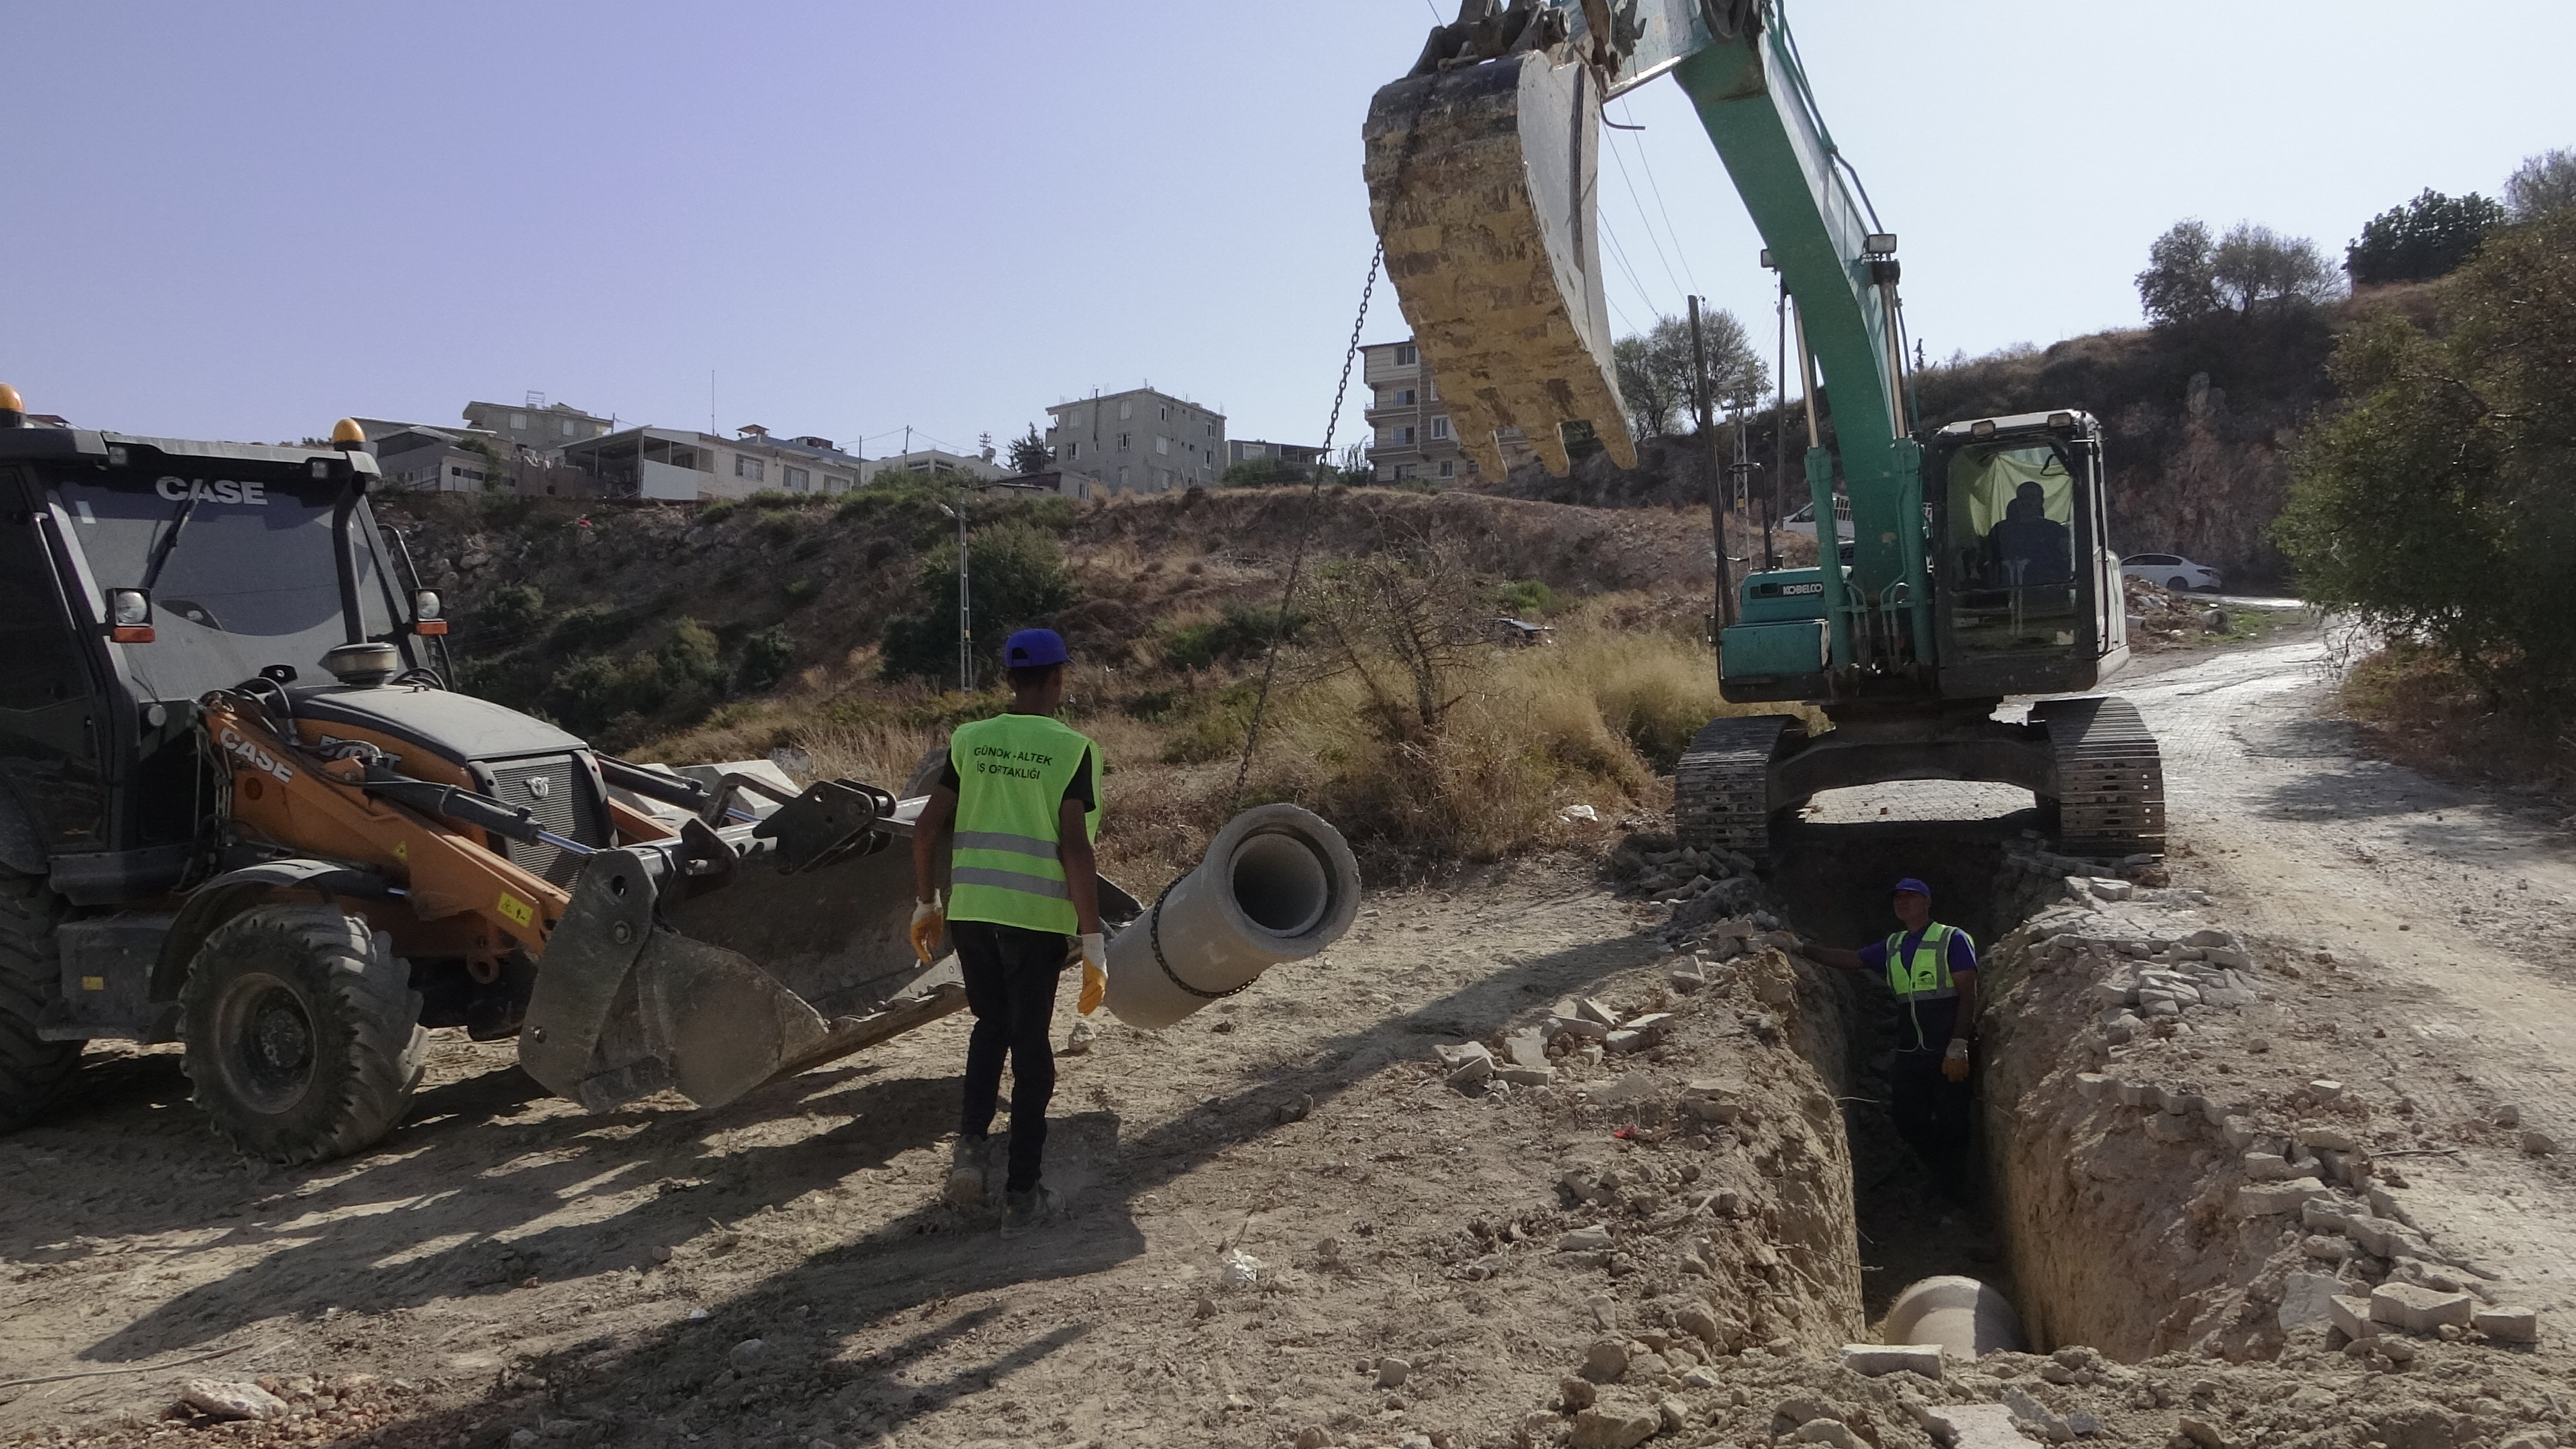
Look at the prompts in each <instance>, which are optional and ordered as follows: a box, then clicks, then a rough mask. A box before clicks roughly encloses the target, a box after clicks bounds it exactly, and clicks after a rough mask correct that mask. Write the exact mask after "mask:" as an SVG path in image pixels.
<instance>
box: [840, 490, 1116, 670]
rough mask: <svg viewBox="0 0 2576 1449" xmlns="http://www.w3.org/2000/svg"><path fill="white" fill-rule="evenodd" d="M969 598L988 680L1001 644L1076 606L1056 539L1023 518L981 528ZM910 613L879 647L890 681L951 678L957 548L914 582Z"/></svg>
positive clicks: (933, 554)
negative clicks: (1019, 631) (1024, 630)
mask: <svg viewBox="0 0 2576 1449" xmlns="http://www.w3.org/2000/svg"><path fill="white" fill-rule="evenodd" d="M966 561H967V580H966V593H967V599H968V602H969V604H970V605H971V606H972V607H973V609H974V614H975V618H974V624H975V645H976V649H975V659H976V671H977V675H978V677H979V678H985V679H989V678H990V677H991V674H992V671H993V669H994V668H995V667H996V666H998V665H999V663H1000V662H1001V657H1002V641H1003V640H1004V639H1006V638H1008V637H1010V634H1011V632H1012V631H1013V630H1015V629H1025V628H1029V627H1031V626H1035V625H1043V624H1044V623H1046V622H1047V620H1048V619H1050V618H1051V617H1053V616H1054V615H1055V614H1057V613H1058V612H1060V611H1062V610H1063V609H1065V608H1067V607H1068V606H1070V605H1071V604H1072V603H1073V600H1074V587H1073V575H1072V573H1071V572H1070V571H1069V570H1067V569H1066V568H1065V566H1064V551H1063V549H1061V548H1059V547H1058V546H1057V544H1056V541H1055V539H1054V538H1052V537H1051V536H1049V535H1047V534H1045V533H1042V532H1040V531H1039V530H1037V529H1035V528H1032V527H1030V526H1029V524H1028V523H1027V522H1025V521H1024V520H1021V519H1017V518H1013V519H1007V520H1004V521H1003V522H1000V523H987V524H983V525H981V526H979V527H977V528H975V529H974V530H973V531H972V533H971V534H970V536H969V541H968V543H967V546H966ZM912 598H913V606H912V609H911V610H910V611H909V612H907V613H903V614H898V615H896V616H895V617H894V618H892V619H889V620H887V621H886V626H885V632H884V634H883V635H881V636H880V643H881V644H882V646H883V648H884V651H885V673H886V676H887V677H888V678H891V679H902V678H905V677H906V676H912V677H918V678H924V679H940V678H943V677H949V678H953V677H954V675H955V671H956V668H957V544H956V541H955V540H953V539H951V540H949V541H947V542H944V543H942V544H940V546H939V547H937V548H935V549H932V550H931V551H930V553H929V554H928V555H927V556H925V557H924V558H923V559H922V561H921V565H920V567H918V568H916V569H915V570H914V571H913V576H912Z"/></svg>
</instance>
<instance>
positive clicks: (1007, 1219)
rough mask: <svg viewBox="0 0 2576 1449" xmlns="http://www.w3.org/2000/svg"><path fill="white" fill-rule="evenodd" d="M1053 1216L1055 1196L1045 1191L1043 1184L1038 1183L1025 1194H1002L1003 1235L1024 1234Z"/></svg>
mask: <svg viewBox="0 0 2576 1449" xmlns="http://www.w3.org/2000/svg"><path fill="white" fill-rule="evenodd" d="M1054 1216H1055V1194H1054V1193H1053V1192H1050V1191H1048V1190H1047V1185H1046V1184H1045V1183H1039V1184H1038V1185H1037V1186H1035V1187H1033V1188H1030V1189H1028V1190H1027V1191H1026V1192H1005V1193H1003V1194H1002V1231H1003V1232H1004V1233H1019V1232H1025V1231H1027V1230H1028V1229H1030V1228H1033V1227H1036V1226H1037V1225H1038V1224H1040V1223H1042V1222H1045V1221H1046V1220H1047V1219H1049V1218H1051V1217H1054Z"/></svg>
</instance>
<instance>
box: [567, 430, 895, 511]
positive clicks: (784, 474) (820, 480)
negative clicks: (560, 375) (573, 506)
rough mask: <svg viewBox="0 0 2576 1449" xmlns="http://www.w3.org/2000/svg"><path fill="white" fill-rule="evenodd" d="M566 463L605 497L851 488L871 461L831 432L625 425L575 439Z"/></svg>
mask: <svg viewBox="0 0 2576 1449" xmlns="http://www.w3.org/2000/svg"><path fill="white" fill-rule="evenodd" d="M563 462H564V465H565V466H567V467H571V468H577V469H579V470H580V471H581V472H582V473H583V474H584V475H586V476H587V477H589V478H590V479H591V480H592V482H593V483H594V484H595V485H596V486H597V488H598V491H599V494H600V496H601V497H604V498H642V499H671V500H682V501H686V500H695V499H701V498H707V499H713V498H748V497H750V496H751V495H752V494H754V493H762V492H768V491H771V490H775V491H777V492H781V493H847V492H849V491H850V490H851V489H853V488H856V487H858V486H859V480H860V478H861V476H862V474H863V472H864V470H865V467H866V464H865V463H864V461H863V460H862V459H860V458H859V457H858V455H856V454H854V453H845V452H843V451H841V449H840V448H839V446H838V445H836V444H835V443H834V442H833V441H832V440H831V439H830V438H819V437H810V436H805V437H793V438H779V437H772V436H771V435H770V432H769V430H768V429H767V428H763V427H758V426H752V427H745V428H742V429H740V430H738V432H737V435H736V436H734V437H731V438H720V437H717V436H715V435H714V434H712V433H701V432H698V431H696V430H694V429H688V428H627V429H624V430H622V431H619V432H614V433H609V434H606V435H604V436H601V437H595V438H588V439H584V440H582V441H579V442H575V443H573V444H571V445H570V446H568V447H566V448H565V449H564V450H563Z"/></svg>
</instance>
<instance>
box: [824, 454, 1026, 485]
mask: <svg viewBox="0 0 2576 1449" xmlns="http://www.w3.org/2000/svg"><path fill="white" fill-rule="evenodd" d="M888 469H893V470H895V471H898V472H905V473H925V474H945V475H947V476H948V477H951V478H970V479H973V480H974V481H975V482H978V483H990V482H992V481H993V480H994V479H996V478H1008V477H1010V476H1011V470H1010V469H1008V468H1005V467H1002V466H1001V465H1000V464H997V463H995V462H994V461H993V455H992V451H991V450H990V449H987V450H986V451H985V453H984V456H982V457H980V458H970V457H968V456H966V455H965V454H964V453H952V452H949V451H948V450H947V449H945V448H915V449H913V450H912V451H911V452H909V453H897V454H895V455H894V456H892V457H889V458H870V459H869V460H868V462H867V471H866V472H865V473H864V474H862V475H861V476H860V479H859V481H860V482H862V483H874V482H877V481H878V479H879V475H881V474H883V473H885V472H886V471H887V470H888Z"/></svg>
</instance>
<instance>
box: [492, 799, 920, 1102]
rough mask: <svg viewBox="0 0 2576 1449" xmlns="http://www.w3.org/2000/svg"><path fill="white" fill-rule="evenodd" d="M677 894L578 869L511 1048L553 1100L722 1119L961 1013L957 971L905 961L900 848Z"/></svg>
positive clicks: (907, 898) (906, 872)
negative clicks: (671, 1099) (744, 1104)
mask: <svg viewBox="0 0 2576 1449" xmlns="http://www.w3.org/2000/svg"><path fill="white" fill-rule="evenodd" d="M894 843H896V844H899V842H894ZM683 895H684V893H683V892H682V891H680V890H679V889H676V888H675V885H674V883H673V882H670V881H667V880H666V881H663V882H660V883H658V884H657V882H656V881H655V879H654V874H653V872H652V871H651V870H650V869H648V868H647V865H646V862H645V860H644V859H643V858H642V857H641V856H640V855H639V854H638V853H636V852H632V851H624V850H612V851H603V852H601V853H600V854H598V855H595V856H593V857H591V859H590V860H589V861H588V862H587V863H585V864H584V866H583V867H582V873H581V875H580V877H579V878H578V879H577V880H576V881H575V882H574V885H573V891H572V901H571V904H570V905H569V906H568V907H567V908H566V910H565V913H564V918H563V920H562V922H561V923H560V924H558V925H557V926H556V927H555V930H554V932H553V934H552V936H551V937H550V938H549V940H548V942H547V946H546V954H545V958H544V960H543V961H542V962H541V963H540V964H539V967H538V972H537V982H536V988H535V992H534V994H533V995H532V996H531V998H530V1000H529V1003H528V1014H527V1019H526V1021H525V1022H524V1024H523V1025H522V1027H521V1029H520V1035H519V1059H520V1064H521V1065H522V1066H524V1067H525V1068H526V1069H527V1071H528V1074H529V1075H530V1076H533V1077H535V1078H536V1079H537V1080H538V1081H539V1082H540V1083H542V1084H543V1085H544V1086H545V1087H546V1088H547V1089H548V1090H550V1091H552V1092H555V1093H557V1094H558V1095H561V1096H564V1097H569V1098H571V1099H572V1100H574V1101H577V1102H579V1103H581V1104H582V1105H583V1106H585V1107H588V1108H590V1109H591V1110H593V1111H600V1110H605V1109H607V1108H609V1107H613V1106H616V1105H617V1104H619V1103H622V1102H626V1101H631V1100H633V1099H634V1098H636V1097H639V1096H643V1095H646V1094H648V1093H651V1092H655V1091H660V1090H663V1089H666V1088H668V1089H671V1090H676V1091H678V1092H679V1093H680V1094H681V1095H682V1096H685V1097H687V1098H688V1099H689V1100H690V1101H692V1102H694V1103H696V1104H697V1105H699V1106H701V1107H716V1106H722V1105H723V1104H725V1103H727V1102H730V1101H732V1100H734V1099H735V1098H737V1097H740V1096H741V1095H742V1094H743V1093H745V1092H748V1091H750V1090H751V1089H752V1088H754V1087H757V1086H759V1085H760V1084H761V1083H763V1082H766V1081H768V1080H770V1079H771V1078H773V1077H777V1076H779V1075H781V1074H783V1073H787V1072H793V1071H798V1070H802V1069H803V1068H806V1067H809V1066H813V1065H816V1064H817V1063H820V1062H823V1061H828V1060H830V1059H832V1058H834V1057H837V1056H841V1055H845V1054H847V1053H849V1052H854V1051H857V1050H859V1049H861V1048H863V1047H866V1046H870V1045H873V1044H874V1043H876V1042H879V1041H883V1040H885V1039H886V1038H888V1037H890V1036H894V1035H896V1034H898V1033H900V1032H904V1031H908V1030H911V1029H912V1028H913V1027H916V1026H919V1025H922V1024H923V1023H925V1022H929V1021H934V1020H937V1019H938V1018H939V1017H942V1016H945V1015H947V1014H949V1013H950V1012H953V1011H956V1010H957V1009H959V1008H960V1007H963V1006H964V1005H965V1004H966V996H965V989H964V987H963V985H962V984H961V983H960V982H959V981H958V978H957V975H956V967H955V963H954V962H953V961H944V962H940V963H938V964H934V965H931V966H924V965H922V964H921V963H920V961H919V960H918V959H917V958H916V957H915V956H914V954H913V950H912V946H911V943H910V940H909V939H908V936H907V927H908V925H909V923H910V919H911V913H912V874H911V858H910V856H909V854H908V853H907V852H904V851H902V850H900V849H880V850H878V851H877V852H876V853H875V854H871V855H862V856H855V857H851V858H847V859H843V860H840V861H837V862H835V863H832V864H828V865H824V866H821V867H818V868H815V869H810V870H803V871H795V872H788V871H782V870H780V869H778V868H777V867H776V866H775V865H774V864H771V863H770V862H768V861H766V860H755V861H752V862H749V863H746V864H745V865H744V866H743V867H742V868H741V869H740V871H739V872H738V873H737V874H735V875H734V876H733V878H732V879H731V880H729V881H727V882H726V883H725V884H723V885H722V886H720V887H718V888H716V889H713V890H710V891H708V892H707V893H705V894H703V895H696V896H686V897H685V898H683ZM657 906H658V907H659V909H658V910H657V909H656V907H657Z"/></svg>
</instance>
